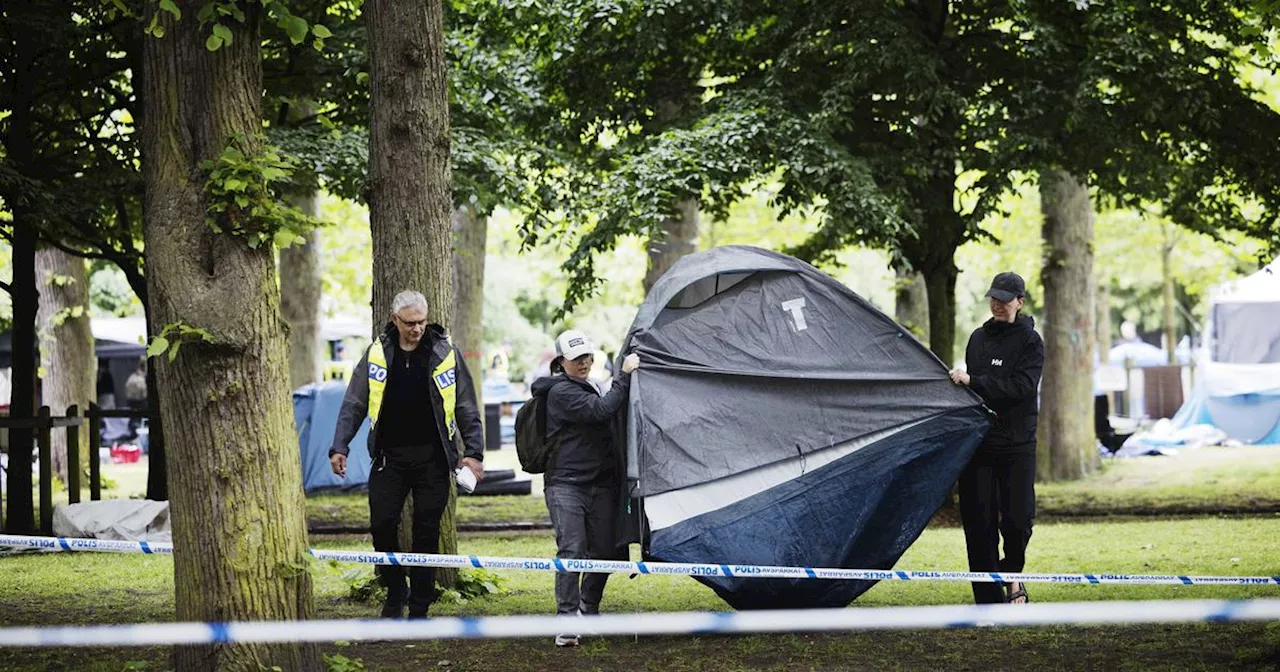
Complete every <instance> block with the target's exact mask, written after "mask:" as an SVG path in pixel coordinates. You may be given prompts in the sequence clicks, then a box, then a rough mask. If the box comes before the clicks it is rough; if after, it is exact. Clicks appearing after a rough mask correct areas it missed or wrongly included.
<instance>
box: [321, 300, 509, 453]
mask: <svg viewBox="0 0 1280 672" xmlns="http://www.w3.org/2000/svg"><path fill="white" fill-rule="evenodd" d="M399 338H400V336H399V334H398V333H397V332H396V327H395V325H394V324H392V323H387V328H386V329H385V330H383V332H382V335H381V336H379V337H378V340H376V341H374V343H373V344H372V345H371V346H369V347H372V348H378V347H380V348H382V352H383V354H384V356H385V357H386V361H387V362H391V361H392V359H393V357H394V356H395V349H396V344H397V340H398V339H399ZM422 338H423V341H424V342H423V344H422V346H419V347H423V346H425V347H429V348H431V353H430V356H429V357H428V359H427V361H428V364H429V366H430V367H431V369H433V370H434V369H435V368H436V367H437V366H439V365H440V363H441V362H443V361H444V358H445V357H446V356H448V354H449V351H450V350H452V351H453V353H454V355H453V356H454V358H455V359H456V361H457V363H458V369H457V378H456V380H455V384H456V385H457V386H458V391H457V396H456V399H455V401H454V406H453V419H454V422H456V423H458V431H457V433H456V434H454V439H455V441H452V442H451V441H449V430H448V428H447V427H446V426H445V421H444V399H443V398H442V397H441V396H440V390H438V389H436V387H435V385H432V386H431V411H432V414H433V415H434V416H435V419H436V422H435V425H436V430H437V431H439V432H440V445H442V446H446V447H447V448H448V449H447V450H445V454H446V455H447V456H448V457H449V468H450V469H457V468H458V461H459V456H458V446H457V444H456V441H458V440H460V441H461V442H462V448H463V451H462V457H472V458H475V459H477V460H484V430H483V429H481V424H480V411H479V408H478V407H477V405H476V389H475V384H474V383H473V382H472V380H471V374H470V373H469V372H468V371H467V364H466V362H465V361H463V359H462V352H460V351H459V350H458V349H457V348H455V347H453V344H452V343H450V342H449V337H448V336H447V335H446V334H445V333H444V328H442V327H441V326H440V325H438V324H432V325H429V326H428V327H427V333H426V334H424V335H423V337H422ZM393 368H394V367H393ZM388 375H394V372H393V371H389V372H388ZM384 401H385V399H384ZM368 416H369V352H368V351H367V350H366V351H365V353H364V356H362V357H361V358H360V362H359V363H358V364H356V366H355V368H354V369H353V370H352V371H351V382H350V383H348V384H347V393H346V395H345V396H343V398H342V409H341V410H339V411H338V426H337V427H335V428H334V432H333V445H332V446H331V447H330V448H329V455H331V456H332V455H333V454H334V453H341V454H342V455H346V454H347V453H348V452H350V451H349V449H348V448H347V444H349V443H351V440H352V439H354V438H355V436H356V433H357V432H359V431H360V425H361V423H363V422H364V419H365V418H366V417H368ZM377 433H378V432H377V428H376V427H375V428H374V430H373V431H371V432H369V455H370V456H372V457H373V459H374V460H375V461H376V460H377V459H378V456H379V455H378V446H377Z"/></svg>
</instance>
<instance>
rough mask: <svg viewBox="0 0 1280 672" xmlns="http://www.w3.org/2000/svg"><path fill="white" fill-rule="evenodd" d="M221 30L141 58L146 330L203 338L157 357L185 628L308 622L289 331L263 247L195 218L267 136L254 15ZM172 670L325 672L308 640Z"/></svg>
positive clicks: (182, 658)
mask: <svg viewBox="0 0 1280 672" xmlns="http://www.w3.org/2000/svg"><path fill="white" fill-rule="evenodd" d="M245 9H246V13H247V18H246V20H245V22H243V23H240V22H236V21H228V22H226V23H225V24H224V25H226V26H227V27H228V28H230V30H231V31H232V33H233V41H232V42H230V43H229V44H223V45H222V47H221V48H220V49H218V50H217V51H214V52H211V51H209V50H208V49H206V47H205V40H206V39H207V33H208V26H204V27H202V26H201V24H200V22H199V21H196V20H194V17H190V16H187V17H184V18H183V19H182V20H181V21H174V20H173V18H172V16H171V15H170V14H169V13H168V12H165V11H163V10H159V9H158V7H157V5H156V4H154V3H147V14H149V16H147V17H145V19H144V21H149V20H151V19H152V18H158V20H159V23H160V25H161V26H163V28H164V29H165V36H164V37H163V38H160V39H148V40H147V41H146V45H145V47H144V62H145V66H144V67H145V69H146V71H147V77H146V89H145V91H144V92H143V99H144V104H145V115H144V118H143V120H144V126H143V144H144V153H145V156H146V157H147V161H146V162H145V164H144V177H145V181H146V201H145V213H146V214H145V219H146V236H145V239H146V249H147V282H148V298H149V300H150V302H151V306H152V311H153V315H152V317H153V319H154V324H161V325H173V324H183V325H187V326H189V327H193V328H196V329H202V330H204V331H205V332H207V334H208V337H209V338H210V339H211V342H204V341H203V340H201V339H198V338H189V339H186V340H183V341H180V342H181V343H182V344H183V345H182V347H181V350H180V351H179V353H178V356H177V357H176V359H174V360H173V361H169V357H168V354H167V353H166V354H165V355H162V356H160V357H157V358H156V359H155V360H154V365H153V367H152V368H154V369H156V372H157V376H156V377H157V379H158V382H159V387H160V390H161V392H162V395H161V397H160V398H161V403H160V412H161V415H162V417H163V419H164V422H165V429H166V432H167V434H168V436H169V437H170V438H172V439H173V441H172V442H170V444H169V448H170V450H171V454H170V456H169V457H170V458H171V459H170V460H169V464H170V465H172V468H171V469H170V470H169V481H170V482H171V483H172V484H173V486H174V488H173V493H172V494H173V497H172V498H171V499H170V507H171V511H172V515H173V518H172V520H173V542H174V551H175V552H174V559H173V561H174V587H175V592H176V595H175V604H176V611H177V618H178V620H180V621H246V620H277V619H283V620H292V619H309V618H311V617H313V616H314V614H315V607H314V604H313V602H312V597H311V574H310V572H309V571H308V568H309V562H308V556H307V534H306V524H305V520H304V515H303V514H304V510H305V506H304V500H303V495H302V473H301V468H300V465H299V463H298V452H297V451H298V448H297V439H296V435H295V434H294V429H293V413H292V409H291V408H290V403H289V390H288V389H287V384H286V381H287V380H288V378H287V376H288V361H287V355H286V353H285V335H284V334H285V329H286V327H285V325H284V322H283V320H282V319H281V316H280V293H279V289H278V285H277V282H276V276H275V263H274V260H273V258H272V256H273V255H272V252H271V250H270V248H268V247H261V248H259V249H256V250H254V249H250V248H249V246H248V245H247V244H246V241H245V240H244V239H243V238H241V237H236V236H231V235H228V234H215V233H213V231H212V230H211V229H210V228H209V226H208V225H207V224H206V223H205V216H206V213H207V209H208V204H207V202H206V200H205V198H204V192H203V189H204V183H205V180H206V179H207V176H206V174H205V173H204V171H203V170H201V169H200V168H199V164H200V162H201V161H204V160H209V159H213V158H215V157H217V156H218V155H219V154H220V153H221V152H222V150H223V149H224V148H225V147H226V146H227V143H228V141H229V138H231V137H233V136H239V137H240V138H241V141H242V142H243V144H244V148H245V149H246V150H247V151H248V152H250V153H251V152H253V151H256V148H257V145H258V142H260V141H259V137H260V136H259V133H260V130H261V126H262V109H261V108H262V62H261V54H260V51H259V49H260V47H259V45H260V38H259V29H258V25H259V24H258V22H259V19H260V16H259V13H260V9H258V8H257V6H256V5H253V4H248V5H245ZM174 661H175V665H176V667H177V668H178V669H179V670H253V671H255V672H256V671H257V670H259V669H270V668H272V667H277V666H278V667H279V668H281V669H285V670H319V669H321V662H320V656H319V650H318V648H317V647H316V646H315V645H311V644H307V645H303V644H239V645H234V646H231V645H212V646H185V647H176V648H175V650H174Z"/></svg>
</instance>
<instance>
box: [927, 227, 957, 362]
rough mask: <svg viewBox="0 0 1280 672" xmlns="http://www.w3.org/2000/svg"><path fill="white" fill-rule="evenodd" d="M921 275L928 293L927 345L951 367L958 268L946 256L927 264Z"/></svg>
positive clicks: (953, 359)
mask: <svg viewBox="0 0 1280 672" xmlns="http://www.w3.org/2000/svg"><path fill="white" fill-rule="evenodd" d="M953 252H954V250H953ZM922 275H923V276H924V285H925V290H926V291H927V293H928V296H927V297H926V301H927V303H928V309H929V349H930V350H932V351H933V354H935V355H937V356H938V359H941V360H942V363H943V364H946V365H947V366H948V367H951V366H952V365H954V364H955V362H956V357H955V350H956V278H957V277H958V276H959V275H960V271H959V270H957V269H956V265H955V263H954V262H953V261H951V260H950V259H948V260H947V263H944V264H942V265H941V266H938V267H935V268H926V269H925V270H924V271H923V273H922Z"/></svg>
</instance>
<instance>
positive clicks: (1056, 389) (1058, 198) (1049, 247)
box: [1037, 169, 1098, 481]
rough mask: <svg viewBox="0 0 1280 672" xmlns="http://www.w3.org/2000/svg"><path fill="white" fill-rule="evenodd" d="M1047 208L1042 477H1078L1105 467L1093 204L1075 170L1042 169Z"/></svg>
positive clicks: (1044, 208) (1043, 205)
mask: <svg viewBox="0 0 1280 672" xmlns="http://www.w3.org/2000/svg"><path fill="white" fill-rule="evenodd" d="M1040 199H1041V210H1042V213H1043V215H1044V232H1043V235H1044V267H1043V270H1042V271H1041V280H1042V282H1043V284H1044V317H1045V319H1044V325H1043V327H1042V328H1043V330H1044V335H1045V366H1044V378H1043V382H1042V383H1041V395H1040V426H1039V436H1038V444H1039V447H1038V449H1037V450H1038V458H1039V460H1038V465H1037V471H1038V477H1039V478H1040V479H1041V480H1049V481H1061V480H1070V479H1077V478H1081V477H1083V476H1085V475H1086V474H1088V473H1090V472H1092V471H1093V470H1095V469H1096V468H1097V467H1098V451H1097V449H1096V447H1095V446H1096V443H1095V437H1094V431H1093V384H1092V379H1091V377H1090V376H1089V374H1088V372H1089V371H1092V370H1093V339H1094V331H1093V329H1094V327H1093V313H1094V302H1093V289H1094V288H1093V217H1094V215H1093V205H1092V203H1091V202H1090V199H1089V188H1088V186H1087V185H1085V184H1084V183H1083V182H1081V181H1080V180H1078V179H1077V178H1075V177H1074V176H1072V175H1070V174H1069V173H1067V172H1065V171H1062V170H1057V169H1049V170H1045V171H1043V172H1041V174H1040Z"/></svg>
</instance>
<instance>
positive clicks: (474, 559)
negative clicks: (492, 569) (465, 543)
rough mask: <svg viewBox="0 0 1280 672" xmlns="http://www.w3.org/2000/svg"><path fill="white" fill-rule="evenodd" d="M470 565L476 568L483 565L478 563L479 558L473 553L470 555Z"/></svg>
mask: <svg viewBox="0 0 1280 672" xmlns="http://www.w3.org/2000/svg"><path fill="white" fill-rule="evenodd" d="M471 566H472V567H475V568H476V569H481V568H483V567H484V565H482V564H480V558H477V557H476V556H474V555H473V556H471Z"/></svg>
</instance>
